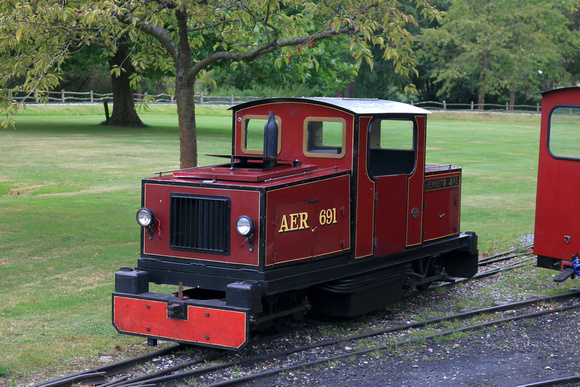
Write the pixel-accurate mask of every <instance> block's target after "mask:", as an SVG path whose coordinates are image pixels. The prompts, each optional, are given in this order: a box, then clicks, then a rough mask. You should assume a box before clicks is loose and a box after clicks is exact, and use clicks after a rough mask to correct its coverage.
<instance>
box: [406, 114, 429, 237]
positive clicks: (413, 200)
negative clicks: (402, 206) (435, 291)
mask: <svg viewBox="0 0 580 387" xmlns="http://www.w3.org/2000/svg"><path fill="white" fill-rule="evenodd" d="M415 119H416V120H417V161H416V164H415V171H413V174H412V175H411V176H409V186H408V188H407V195H408V202H407V246H414V245H419V244H421V243H422V242H423V184H424V182H425V148H426V136H427V133H426V131H427V127H426V125H427V119H426V117H425V116H417V117H415ZM414 209H417V210H419V216H417V217H413V216H412V215H411V214H412V213H413V211H414Z"/></svg>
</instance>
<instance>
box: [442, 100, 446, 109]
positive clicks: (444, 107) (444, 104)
mask: <svg viewBox="0 0 580 387" xmlns="http://www.w3.org/2000/svg"><path fill="white" fill-rule="evenodd" d="M443 110H447V102H446V101H445V100H443Z"/></svg>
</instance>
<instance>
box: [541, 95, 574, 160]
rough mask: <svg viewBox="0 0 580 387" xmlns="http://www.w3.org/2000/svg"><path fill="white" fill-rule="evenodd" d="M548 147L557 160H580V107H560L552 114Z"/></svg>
mask: <svg viewBox="0 0 580 387" xmlns="http://www.w3.org/2000/svg"><path fill="white" fill-rule="evenodd" d="M548 133H549V134H548V147H549V150H550V153H551V154H552V156H554V157H557V158H572V159H580V107H568V106H560V107H557V108H555V109H554V110H553V111H552V114H550V130H549V132H548Z"/></svg>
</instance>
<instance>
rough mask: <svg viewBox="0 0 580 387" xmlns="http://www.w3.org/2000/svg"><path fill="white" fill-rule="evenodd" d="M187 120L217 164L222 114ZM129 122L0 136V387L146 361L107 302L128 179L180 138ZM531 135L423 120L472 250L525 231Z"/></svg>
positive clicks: (125, 224)
mask: <svg viewBox="0 0 580 387" xmlns="http://www.w3.org/2000/svg"><path fill="white" fill-rule="evenodd" d="M197 114H198V116H197V119H198V128H199V129H198V130H199V154H200V155H204V154H215V153H221V154H227V153H229V151H230V141H231V132H230V127H231V118H230V115H229V112H227V111H226V109H225V108H220V107H198V109H197ZM141 117H142V119H143V121H144V122H145V123H146V124H147V125H148V127H147V128H138V129H136V128H132V129H121V128H107V127H103V126H100V125H99V123H100V122H101V121H102V120H103V118H104V117H103V113H102V106H90V107H87V106H81V107H79V106H66V107H60V108H58V107H53V106H39V107H36V106H31V107H29V108H27V109H26V110H25V111H23V112H22V114H20V115H19V116H18V117H17V128H16V129H5V130H0V166H1V171H2V172H1V173H0V219H2V222H0V283H1V286H0V348H1V350H0V383H2V382H3V383H11V381H13V383H14V384H24V383H26V382H28V381H29V378H30V377H31V375H36V374H38V372H40V371H39V370H42V373H43V375H45V376H46V378H51V377H55V376H56V375H58V374H59V373H67V372H68V373H70V372H73V371H75V370H79V369H80V368H82V367H84V366H85V365H86V364H92V365H97V364H98V359H99V357H100V356H102V355H107V356H113V357H114V358H120V357H123V356H125V355H126V354H127V353H129V352H130V353H131V354H132V355H133V354H135V352H139V351H145V350H147V349H146V348H142V345H141V344H142V343H143V339H142V338H136V337H129V336H125V335H119V334H117V332H116V331H115V330H114V328H113V327H112V326H111V322H110V318H111V311H110V297H111V293H112V292H113V287H114V284H113V280H114V272H115V271H116V270H118V268H119V267H121V266H134V265H135V264H136V261H137V257H138V253H139V243H138V241H139V231H140V230H139V227H138V226H137V224H136V222H135V211H136V210H137V209H138V208H139V206H140V179H141V178H143V177H149V176H152V174H153V173H154V172H157V171H162V170H172V169H175V168H177V167H178V165H179V154H178V152H179V144H178V142H179V134H178V130H177V118H176V114H175V107H174V106H153V107H151V108H150V109H148V110H147V111H143V112H141ZM538 135H539V117H538V116H525V115H505V114H496V115H493V114H485V115H477V114H450V113H436V114H432V115H431V116H430V117H429V120H428V159H427V161H428V162H429V163H453V164H455V165H458V166H461V167H463V172H464V179H463V198H462V200H463V208H462V229H463V230H473V231H476V232H478V234H479V235H480V251H483V252H486V253H492V252H494V251H496V250H501V249H504V248H506V247H507V246H512V245H514V244H517V243H518V238H519V237H521V236H522V235H525V234H528V233H532V232H533V220H534V200H535V184H536V183H535V181H536V167H537V148H538ZM214 160H215V159H214ZM214 160H211V159H210V158H207V157H200V164H202V165H203V164H209V163H212V162H215V161H214ZM35 381H36V382H38V381H40V380H35Z"/></svg>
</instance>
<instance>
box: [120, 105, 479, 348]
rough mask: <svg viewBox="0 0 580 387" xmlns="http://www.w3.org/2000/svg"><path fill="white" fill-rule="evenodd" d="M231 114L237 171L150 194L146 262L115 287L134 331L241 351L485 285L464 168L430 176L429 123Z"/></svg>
mask: <svg viewBox="0 0 580 387" xmlns="http://www.w3.org/2000/svg"><path fill="white" fill-rule="evenodd" d="M232 110H233V139H232V155H228V156H221V157H225V158H226V159H225V160H224V161H225V162H224V163H223V164H219V165H211V166H205V167H197V168H191V169H183V170H178V171H174V172H172V173H167V174H161V173H160V174H159V176H158V177H153V178H149V179H145V180H143V183H142V208H141V209H140V210H139V211H138V213H137V221H138V222H139V224H140V225H141V227H142V229H143V232H142V242H141V257H140V258H139V262H138V267H137V268H136V269H131V268H123V269H121V270H119V271H118V272H117V273H116V277H115V293H114V294H113V324H114V326H115V327H116V328H117V330H118V331H119V332H121V333H127V334H134V335H141V336H145V337H147V338H148V339H149V342H150V344H154V343H155V342H156V340H157V339H169V340H174V341H178V342H185V343H193V344H198V345H205V346H214V347H221V348H231V349H239V348H242V347H243V346H244V345H245V344H246V343H247V342H248V340H249V336H250V331H251V330H252V329H256V328H261V327H266V326H269V325H273V324H280V323H281V322H284V321H285V320H286V321H287V320H288V319H297V318H300V317H301V316H303V315H304V313H305V312H306V311H308V310H310V309H312V311H313V312H316V313H324V314H330V315H335V316H343V317H350V316H356V315H360V314H363V313H367V312H369V311H372V310H376V309H378V308H382V307H384V306H386V305H388V304H390V303H393V302H396V301H398V300H400V297H401V293H402V290H403V288H405V287H410V286H415V287H419V288H425V287H427V286H429V283H431V282H433V281H437V280H444V279H445V278H448V276H455V277H471V276H473V275H474V274H475V273H476V272H477V236H476V235H475V234H474V233H461V232H460V231H459V213H460V191H461V190H460V185H461V169H460V168H457V167H454V166H452V165H444V166H439V165H425V148H426V146H425V137H426V120H427V114H428V113H429V112H428V111H426V110H423V109H420V108H417V107H414V106H411V105H406V104H402V103H397V102H391V101H382V100H354V99H332V98H276V99H266V100H260V101H254V102H249V103H244V104H241V105H237V106H235V107H233V108H232ZM150 282H153V283H157V284H170V285H175V286H176V290H177V288H178V289H179V290H178V291H176V292H175V293H171V294H162V293H154V292H149V286H148V285H149V283H150Z"/></svg>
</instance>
